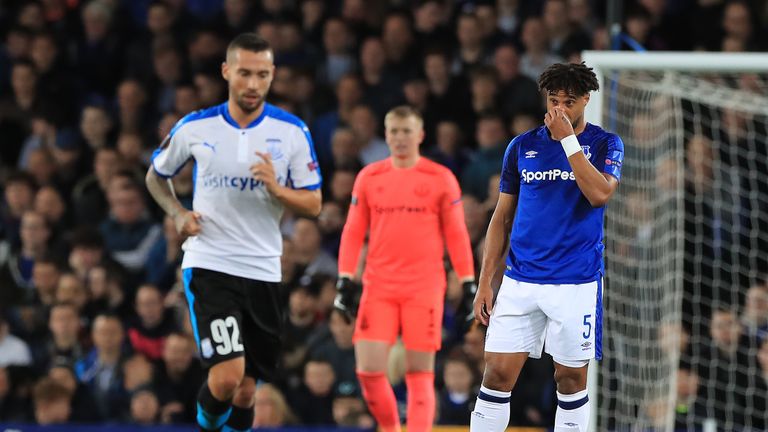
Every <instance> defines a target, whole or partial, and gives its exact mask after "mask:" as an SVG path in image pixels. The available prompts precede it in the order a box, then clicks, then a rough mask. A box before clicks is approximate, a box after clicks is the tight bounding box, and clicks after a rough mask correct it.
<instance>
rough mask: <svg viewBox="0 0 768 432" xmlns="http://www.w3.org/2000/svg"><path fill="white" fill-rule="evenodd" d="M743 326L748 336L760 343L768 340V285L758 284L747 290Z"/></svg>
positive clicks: (742, 317)
mask: <svg viewBox="0 0 768 432" xmlns="http://www.w3.org/2000/svg"><path fill="white" fill-rule="evenodd" d="M741 324H742V325H743V326H744V333H745V334H746V335H747V336H749V337H752V338H756V339H757V340H758V342H762V341H765V340H768V283H766V282H761V283H757V284H755V285H753V286H751V287H750V288H749V289H748V290H747V296H746V302H745V303H744V312H743V313H742V315H741Z"/></svg>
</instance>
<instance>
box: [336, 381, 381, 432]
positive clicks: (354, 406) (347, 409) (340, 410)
mask: <svg viewBox="0 0 768 432" xmlns="http://www.w3.org/2000/svg"><path fill="white" fill-rule="evenodd" d="M333 421H334V422H335V423H336V425H337V426H343V427H355V428H365V429H370V428H372V427H373V426H374V424H375V421H374V420H373V417H371V416H370V415H369V414H368V413H367V412H366V407H365V401H363V399H362V397H360V394H359V392H358V391H352V390H349V389H346V388H342V387H341V386H338V387H337V389H336V396H335V397H334V398H333Z"/></svg>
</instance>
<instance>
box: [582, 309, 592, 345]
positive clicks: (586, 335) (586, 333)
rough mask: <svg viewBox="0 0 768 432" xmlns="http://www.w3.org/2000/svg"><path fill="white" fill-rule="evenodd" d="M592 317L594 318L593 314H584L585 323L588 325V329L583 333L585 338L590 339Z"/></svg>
mask: <svg viewBox="0 0 768 432" xmlns="http://www.w3.org/2000/svg"><path fill="white" fill-rule="evenodd" d="M590 318H592V315H591V314H590V315H584V325H585V326H587V331H586V332H584V333H582V334H581V335H582V336H584V339H589V336H590V335H591V334H592V323H591V322H589V319H590Z"/></svg>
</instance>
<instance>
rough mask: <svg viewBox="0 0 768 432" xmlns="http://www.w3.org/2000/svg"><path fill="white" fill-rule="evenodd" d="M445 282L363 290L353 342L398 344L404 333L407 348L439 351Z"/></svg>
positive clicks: (378, 285)
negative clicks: (397, 340)
mask: <svg viewBox="0 0 768 432" xmlns="http://www.w3.org/2000/svg"><path fill="white" fill-rule="evenodd" d="M444 302H445V281H434V282H428V281H423V282H417V283H411V284H391V283H390V284H387V283H382V282H371V283H369V284H367V285H365V286H364V287H363V295H362V297H361V299H360V308H359V309H358V312H357V322H356V324H355V334H354V336H353V341H354V342H357V341H360V340H371V341H383V342H388V343H390V344H393V343H395V340H396V339H397V336H398V334H402V336H403V343H404V344H405V348H406V349H408V350H413V351H438V350H439V349H440V345H441V342H442V323H443V304H444Z"/></svg>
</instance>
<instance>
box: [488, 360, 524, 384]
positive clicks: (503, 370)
mask: <svg viewBox="0 0 768 432" xmlns="http://www.w3.org/2000/svg"><path fill="white" fill-rule="evenodd" d="M508 369H509V368H507V367H505V365H504V364H503V363H502V362H498V361H495V360H491V361H486V363H485V373H483V385H484V386H485V387H486V388H489V389H491V390H498V391H510V390H511V389H512V386H514V385H515V379H516V377H513V376H511V372H512V371H509V370H508Z"/></svg>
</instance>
